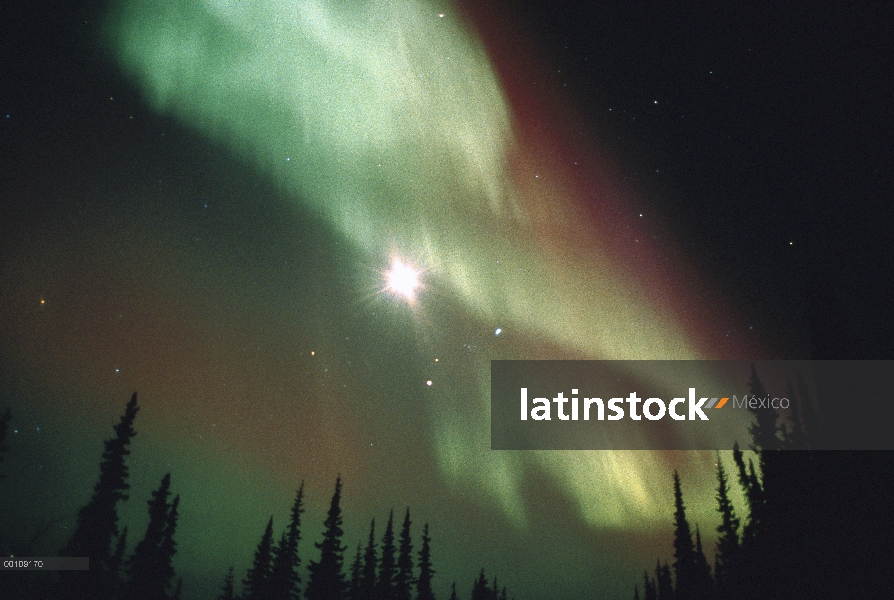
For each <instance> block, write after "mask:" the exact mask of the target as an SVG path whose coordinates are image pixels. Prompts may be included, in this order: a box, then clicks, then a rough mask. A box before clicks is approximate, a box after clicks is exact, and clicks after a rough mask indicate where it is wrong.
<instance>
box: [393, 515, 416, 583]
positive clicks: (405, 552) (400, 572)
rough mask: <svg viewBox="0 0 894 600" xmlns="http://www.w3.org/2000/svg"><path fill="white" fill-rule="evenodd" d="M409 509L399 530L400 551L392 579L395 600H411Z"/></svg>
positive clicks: (411, 569)
mask: <svg viewBox="0 0 894 600" xmlns="http://www.w3.org/2000/svg"><path fill="white" fill-rule="evenodd" d="M410 524H411V523H410V509H409V507H408V508H407V512H406V514H405V515H404V524H403V526H402V527H401V530H400V549H399V551H398V554H397V575H396V576H395V578H394V598H395V600H413V584H414V583H415V579H414V577H413V540H412V538H411V537H410Z"/></svg>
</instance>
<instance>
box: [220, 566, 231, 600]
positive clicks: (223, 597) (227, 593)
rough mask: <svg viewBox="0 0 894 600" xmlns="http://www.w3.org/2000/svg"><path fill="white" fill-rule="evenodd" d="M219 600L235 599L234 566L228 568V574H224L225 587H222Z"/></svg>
mask: <svg viewBox="0 0 894 600" xmlns="http://www.w3.org/2000/svg"><path fill="white" fill-rule="evenodd" d="M217 600H235V596H234V590H233V567H230V568H229V569H227V574H226V575H225V576H224V582H223V587H222V588H221V589H220V594H218V595H217Z"/></svg>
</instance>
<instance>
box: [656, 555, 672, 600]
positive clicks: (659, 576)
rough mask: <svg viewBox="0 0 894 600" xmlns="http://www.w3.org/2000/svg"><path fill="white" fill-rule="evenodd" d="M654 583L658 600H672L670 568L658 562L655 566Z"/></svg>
mask: <svg viewBox="0 0 894 600" xmlns="http://www.w3.org/2000/svg"><path fill="white" fill-rule="evenodd" d="M655 582H656V589H657V593H658V600H674V582H673V579H672V578H671V570H670V566H669V565H668V564H667V563H664V564H663V565H662V564H661V563H660V562H658V563H657V564H656V565H655Z"/></svg>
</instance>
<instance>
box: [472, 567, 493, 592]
mask: <svg viewBox="0 0 894 600" xmlns="http://www.w3.org/2000/svg"><path fill="white" fill-rule="evenodd" d="M472 600H491V597H490V589H489V588H488V587H487V578H486V577H485V576H484V568H482V569H481V572H480V573H479V574H478V577H477V578H476V579H475V582H474V583H473V584H472Z"/></svg>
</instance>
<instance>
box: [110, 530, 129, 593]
mask: <svg viewBox="0 0 894 600" xmlns="http://www.w3.org/2000/svg"><path fill="white" fill-rule="evenodd" d="M126 552H127V526H125V527H124V529H122V530H121V535H119V536H118V541H117V542H116V543H115V552H114V553H113V554H112V557H111V558H110V559H109V574H110V575H111V576H112V578H113V579H115V580H118V581H121V582H123V577H122V574H121V567H122V566H123V565H124V554H125V553H126ZM117 594H118V590H115V594H114V595H117Z"/></svg>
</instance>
